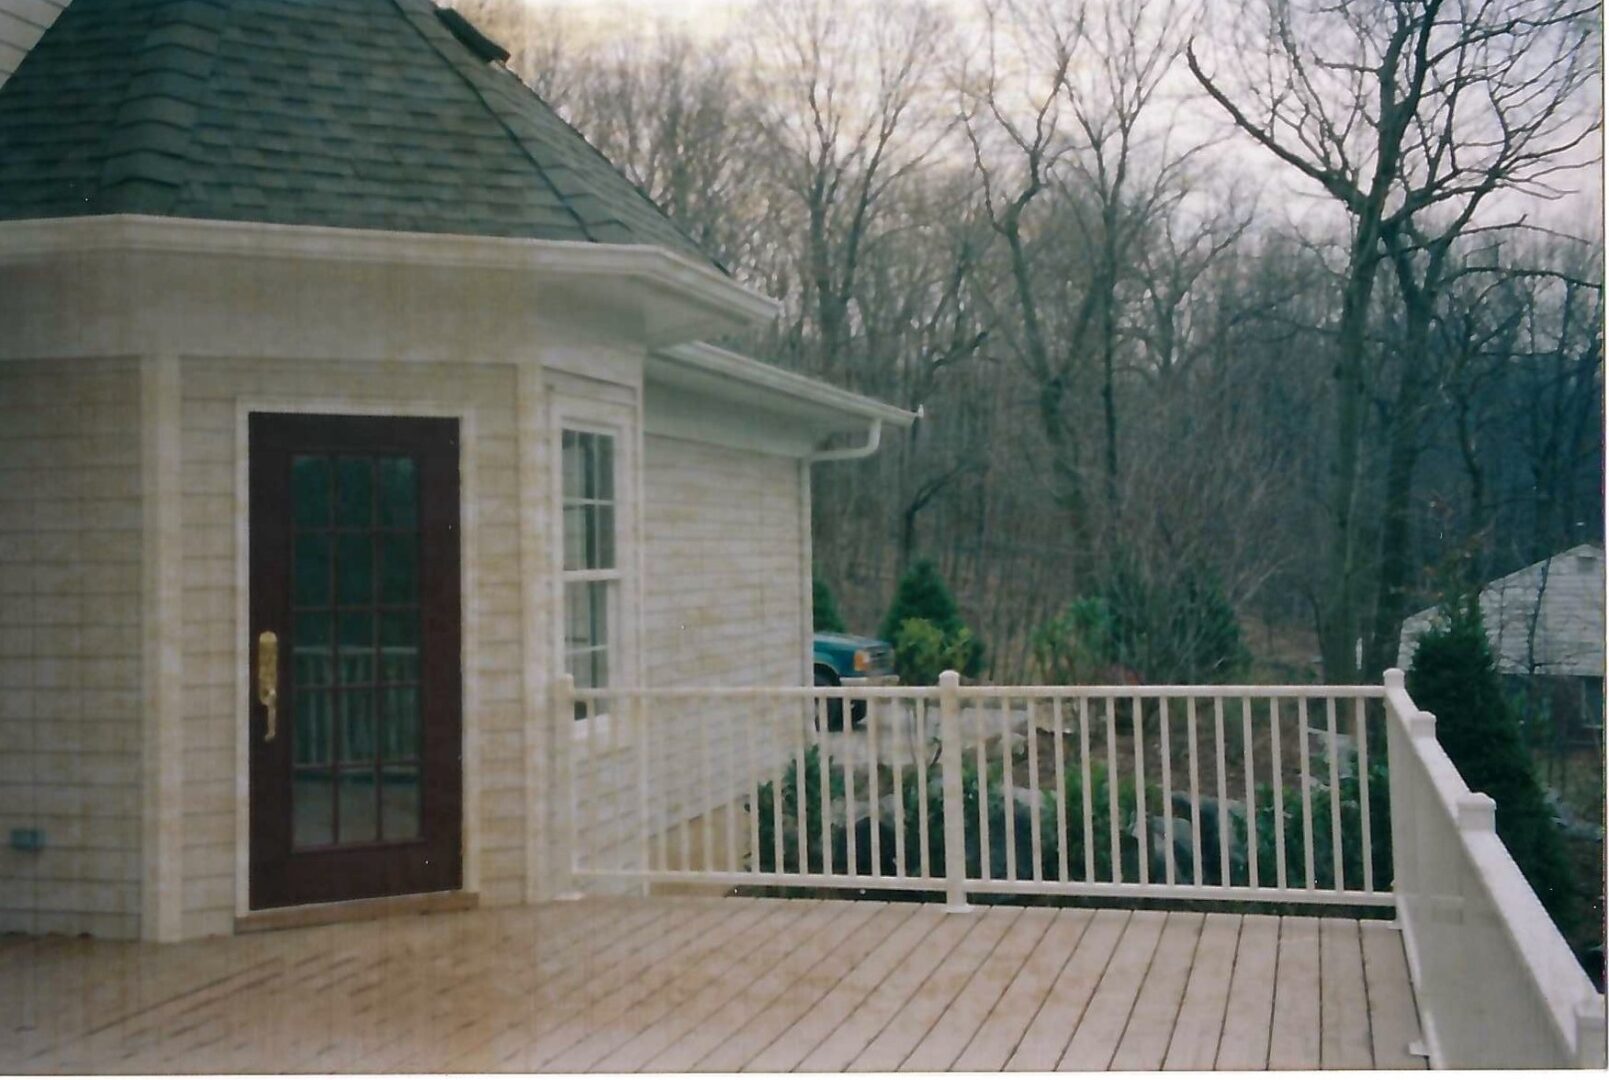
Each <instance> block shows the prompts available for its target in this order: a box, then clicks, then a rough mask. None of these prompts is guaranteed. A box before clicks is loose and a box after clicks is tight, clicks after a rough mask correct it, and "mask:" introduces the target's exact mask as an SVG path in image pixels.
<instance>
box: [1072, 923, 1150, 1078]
mask: <svg viewBox="0 0 1609 1080" xmlns="http://www.w3.org/2000/svg"><path fill="white" fill-rule="evenodd" d="M1167 920H1168V916H1167V915H1166V914H1164V913H1163V912H1160V911H1136V912H1134V913H1133V914H1132V915H1130V916H1129V922H1128V925H1127V926H1126V927H1124V928H1123V938H1122V940H1120V941H1119V942H1118V943H1117V948H1116V950H1114V951H1113V953H1112V959H1111V961H1110V962H1109V963H1108V964H1107V965H1106V973H1105V974H1104V975H1102V976H1101V982H1100V985H1099V986H1097V987H1096V988H1095V995H1094V996H1093V997H1091V998H1090V999H1089V1005H1088V1007H1087V1008H1085V1009H1084V1015H1083V1016H1081V1017H1079V1020H1078V1030H1076V1031H1074V1032H1073V1038H1072V1041H1071V1042H1069V1043H1068V1044H1067V1049H1066V1051H1065V1052H1064V1053H1063V1054H1062V1056H1061V1060H1060V1061H1058V1062H1057V1063H1056V1068H1057V1069H1058V1070H1073V1071H1077V1072H1087V1071H1089V1070H1092V1069H1105V1068H1107V1067H1109V1066H1110V1064H1111V1061H1112V1055H1113V1053H1115V1052H1116V1050H1117V1044H1118V1040H1120V1039H1121V1038H1122V1037H1123V1031H1124V1029H1125V1028H1126V1027H1127V1026H1128V1020H1129V1014H1130V1013H1131V1012H1132V1011H1133V1009H1134V1002H1135V999H1136V998H1137V997H1138V996H1139V993H1140V988H1141V987H1142V986H1143V985H1144V984H1145V975H1146V971H1147V970H1148V969H1149V968H1150V966H1151V958H1152V956H1154V955H1155V953H1156V949H1157V945H1158V944H1159V943H1160V941H1161V938H1162V928H1163V927H1164V926H1165V925H1166V924H1167Z"/></svg>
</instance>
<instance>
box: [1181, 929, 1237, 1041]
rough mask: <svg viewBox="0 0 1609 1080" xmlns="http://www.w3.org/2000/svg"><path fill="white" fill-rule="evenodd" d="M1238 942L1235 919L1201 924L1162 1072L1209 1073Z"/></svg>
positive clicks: (1226, 1006)
mask: <svg viewBox="0 0 1609 1080" xmlns="http://www.w3.org/2000/svg"><path fill="white" fill-rule="evenodd" d="M1239 943H1240V916H1239V915H1230V914H1227V913H1225V912H1218V911H1215V912H1213V913H1212V914H1210V915H1208V916H1207V917H1206V919H1205V920H1204V922H1203V923H1202V927H1201V940H1200V941H1199V942H1198V943H1197V944H1196V952H1195V956H1194V957H1193V958H1192V960H1191V964H1190V979H1189V982H1188V983H1186V985H1185V989H1184V1000H1183V1001H1182V1002H1180V1004H1179V1013H1178V1015H1177V1016H1176V1017H1175V1018H1174V1022H1173V1034H1172V1037H1171V1038H1170V1039H1169V1041H1168V1053H1167V1056H1166V1057H1165V1058H1164V1059H1163V1062H1162V1067H1163V1068H1164V1069H1190V1070H1202V1069H1210V1068H1212V1066H1213V1063H1214V1062H1215V1061H1217V1060H1218V1041H1219V1039H1221V1038H1222V1036H1223V1030H1224V1014H1225V1011H1226V1010H1227V1008H1228V1005H1229V982H1230V979H1231V978H1232V977H1233V975H1234V971H1235V948H1236V946H1237V945H1238V944H1239Z"/></svg>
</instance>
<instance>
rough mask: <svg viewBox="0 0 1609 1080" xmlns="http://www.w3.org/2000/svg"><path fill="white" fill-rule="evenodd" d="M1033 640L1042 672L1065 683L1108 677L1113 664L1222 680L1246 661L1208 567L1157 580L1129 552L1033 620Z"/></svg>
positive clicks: (1159, 679) (1156, 677) (1155, 674)
mask: <svg viewBox="0 0 1609 1080" xmlns="http://www.w3.org/2000/svg"><path fill="white" fill-rule="evenodd" d="M1033 648H1034V658H1035V660H1036V661H1037V662H1038V664H1039V666H1040V669H1041V670H1042V671H1043V672H1044V673H1045V676H1046V678H1049V679H1051V680H1053V681H1055V682H1060V683H1066V684H1078V683H1088V682H1092V681H1096V680H1099V679H1102V678H1106V677H1109V676H1108V674H1107V673H1108V671H1109V669H1111V668H1114V667H1118V668H1126V669H1128V670H1130V671H1133V672H1136V673H1138V674H1139V676H1140V677H1141V678H1143V679H1144V680H1146V681H1147V682H1152V683H1202V682H1206V683H1223V682H1229V681H1232V680H1233V679H1234V678H1236V677H1237V676H1239V675H1240V674H1242V673H1243V672H1244V671H1245V670H1246V668H1247V667H1248V666H1249V665H1250V663H1251V654H1250V653H1249V652H1248V651H1247V649H1246V644H1245V642H1244V640H1243V639H1242V637H1241V633H1240V624H1239V622H1238V621H1236V619H1235V611H1234V608H1233V607H1232V606H1231V605H1230V603H1229V599H1228V597H1227V596H1225V595H1224V591H1223V587H1222V585H1221V584H1220V583H1219V582H1218V578H1217V576H1216V575H1215V574H1213V573H1212V572H1211V571H1210V570H1204V569H1198V568H1187V569H1185V570H1183V571H1180V572H1179V573H1178V574H1176V575H1174V576H1173V577H1172V578H1168V579H1162V580H1157V579H1155V578H1153V577H1152V576H1151V575H1150V574H1149V573H1148V572H1145V571H1142V570H1141V568H1140V567H1138V566H1137V565H1135V564H1134V563H1133V561H1132V560H1129V559H1121V560H1119V561H1117V562H1116V563H1114V564H1113V565H1112V566H1111V567H1109V568H1108V569H1107V570H1106V571H1105V572H1104V573H1103V574H1101V575H1100V577H1099V578H1097V579H1096V581H1095V585H1094V588H1093V589H1092V590H1091V591H1090V592H1089V593H1087V594H1085V595H1083V596H1080V597H1078V598H1077V599H1075V600H1073V602H1072V603H1070V604H1068V605H1067V607H1066V608H1065V609H1063V611H1062V612H1061V614H1059V615H1057V616H1056V617H1055V618H1053V619H1051V620H1050V621H1049V622H1047V623H1045V624H1044V625H1043V626H1041V627H1039V629H1038V630H1037V631H1035V633H1034V636H1033Z"/></svg>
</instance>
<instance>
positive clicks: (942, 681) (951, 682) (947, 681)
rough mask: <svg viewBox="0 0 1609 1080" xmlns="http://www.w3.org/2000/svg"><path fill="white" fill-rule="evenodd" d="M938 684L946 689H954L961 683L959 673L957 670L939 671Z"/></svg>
mask: <svg viewBox="0 0 1609 1080" xmlns="http://www.w3.org/2000/svg"><path fill="white" fill-rule="evenodd" d="M939 685H940V686H942V687H944V688H945V689H946V690H954V689H955V688H956V687H958V686H960V685H961V673H960V672H958V671H942V672H940V673H939Z"/></svg>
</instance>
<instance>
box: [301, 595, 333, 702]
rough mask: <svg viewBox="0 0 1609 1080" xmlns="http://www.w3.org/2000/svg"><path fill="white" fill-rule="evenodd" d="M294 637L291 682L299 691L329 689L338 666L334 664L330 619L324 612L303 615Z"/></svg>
mask: <svg viewBox="0 0 1609 1080" xmlns="http://www.w3.org/2000/svg"><path fill="white" fill-rule="evenodd" d="M294 625H295V630H294V632H293V633H292V635H291V653H292V656H293V657H294V659H293V661H292V667H291V679H292V682H293V683H294V684H295V685H296V686H297V687H303V686H328V685H329V684H330V682H331V681H332V676H333V673H334V669H335V665H334V664H333V663H331V653H330V616H329V613H328V612H325V611H304V612H301V613H300V614H298V615H297V616H296V617H295V622H294Z"/></svg>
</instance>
